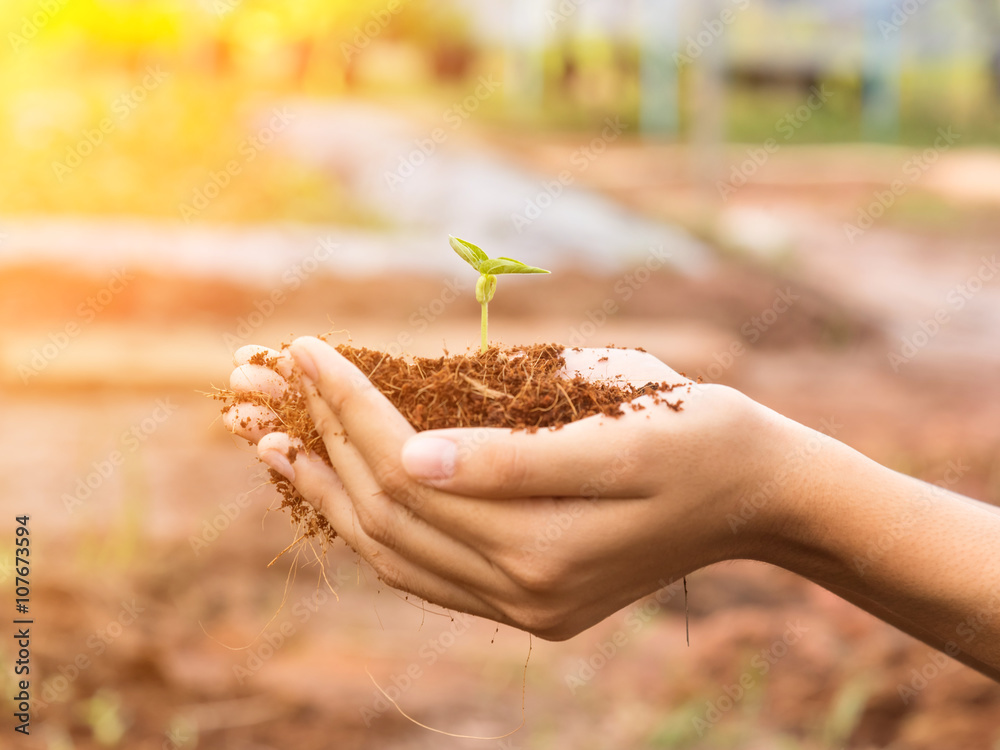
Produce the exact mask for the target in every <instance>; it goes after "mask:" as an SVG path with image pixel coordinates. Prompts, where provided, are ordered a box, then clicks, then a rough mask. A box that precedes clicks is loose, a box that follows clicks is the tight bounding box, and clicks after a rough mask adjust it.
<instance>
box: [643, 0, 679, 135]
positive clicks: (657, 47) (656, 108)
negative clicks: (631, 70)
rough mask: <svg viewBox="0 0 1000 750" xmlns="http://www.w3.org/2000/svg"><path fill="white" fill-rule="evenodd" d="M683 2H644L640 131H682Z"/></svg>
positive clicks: (661, 132) (657, 0)
mask: <svg viewBox="0 0 1000 750" xmlns="http://www.w3.org/2000/svg"><path fill="white" fill-rule="evenodd" d="M679 6H680V0H640V7H639V130H640V132H641V133H642V134H643V135H646V136H649V135H670V136H676V135H677V132H678V130H679V129H680V113H679V106H680V90H679V87H678V83H677V69H678V66H677V62H676V60H675V56H676V55H677V52H678V50H679V47H680V45H679V42H678V40H679V38H680V13H679V12H678V11H679Z"/></svg>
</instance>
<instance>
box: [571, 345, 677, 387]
mask: <svg viewBox="0 0 1000 750" xmlns="http://www.w3.org/2000/svg"><path fill="white" fill-rule="evenodd" d="M563 359H564V360H565V361H566V366H565V368H564V369H563V374H564V375H566V376H568V377H573V376H574V375H581V376H583V377H584V378H586V379H587V380H610V381H615V382H620V383H628V384H630V385H632V386H635V387H636V388H640V387H642V386H643V385H645V384H646V383H649V382H654V383H660V382H663V381H668V382H671V383H680V382H683V381H687V378H685V377H684V376H682V375H681V374H680V373H678V372H677V371H676V370H674V369H673V368H672V367H670V366H669V365H666V364H664V363H663V362H661V361H660V360H659V359H657V358H656V357H654V356H653V355H652V354H650V353H649V352H640V351H639V350H637V349H566V350H565V351H563Z"/></svg>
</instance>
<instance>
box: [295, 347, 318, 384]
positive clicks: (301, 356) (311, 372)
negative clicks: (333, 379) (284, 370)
mask: <svg viewBox="0 0 1000 750" xmlns="http://www.w3.org/2000/svg"><path fill="white" fill-rule="evenodd" d="M289 351H290V352H291V353H292V359H294V360H295V364H297V365H298V366H299V369H300V370H302V372H304V373H305V374H306V377H308V378H310V379H311V380H312V381H313V382H315V381H317V380H319V374H318V372H317V370H316V362H315V361H314V360H313V358H312V355H311V354H309V352H307V351H303V350H302V347H300V346H295V345H292V348H291V349H290V350H289Z"/></svg>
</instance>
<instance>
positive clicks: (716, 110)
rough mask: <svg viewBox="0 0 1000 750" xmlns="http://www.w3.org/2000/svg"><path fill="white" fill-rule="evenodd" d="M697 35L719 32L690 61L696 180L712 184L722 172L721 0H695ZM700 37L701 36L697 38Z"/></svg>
mask: <svg viewBox="0 0 1000 750" xmlns="http://www.w3.org/2000/svg"><path fill="white" fill-rule="evenodd" d="M696 4H697V7H698V10H699V15H698V19H697V26H696V27H695V28H696V29H697V32H696V33H698V34H703V33H704V31H705V30H706V29H721V31H720V32H719V33H718V34H717V35H712V34H710V36H711V39H712V40H711V41H710V42H709V43H708V44H705V45H703V46H702V53H701V56H700V57H699V58H698V59H697V60H696V61H695V62H694V65H693V68H692V71H693V73H694V82H693V89H694V111H693V117H692V125H693V133H692V135H693V137H692V143H693V145H694V158H695V168H696V169H697V174H698V178H699V181H700V182H702V183H703V184H704V185H706V186H713V185H715V181H716V180H717V179H719V177H720V175H721V174H722V172H723V169H724V166H723V153H722V147H723V143H724V141H725V138H726V132H725V130H726V124H725V88H726V81H725V76H726V71H725V65H726V37H727V35H728V34H729V29H728V27H726V26H725V25H724V24H723V23H722V21H721V20H720V19H721V17H722V9H723V0H697V2H696ZM699 38H701V37H699Z"/></svg>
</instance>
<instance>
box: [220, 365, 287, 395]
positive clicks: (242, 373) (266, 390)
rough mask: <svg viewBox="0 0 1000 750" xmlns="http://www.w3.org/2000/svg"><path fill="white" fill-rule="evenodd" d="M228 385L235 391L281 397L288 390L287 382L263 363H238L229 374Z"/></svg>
mask: <svg viewBox="0 0 1000 750" xmlns="http://www.w3.org/2000/svg"><path fill="white" fill-rule="evenodd" d="M229 387H230V388H231V389H232V390H234V391H236V392H237V393H263V394H264V395H266V396H268V397H270V398H273V399H282V398H284V396H285V393H286V392H287V391H288V382H287V381H286V380H285V379H284V378H283V377H281V376H280V375H279V374H278V373H276V372H275V371H274V370H271V369H268V368H267V367H264V366H263V365H240V366H239V367H237V368H236V369H235V370H233V372H232V374H231V375H230V376H229Z"/></svg>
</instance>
